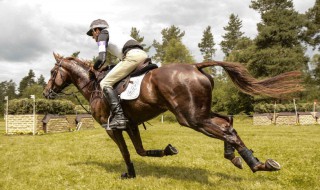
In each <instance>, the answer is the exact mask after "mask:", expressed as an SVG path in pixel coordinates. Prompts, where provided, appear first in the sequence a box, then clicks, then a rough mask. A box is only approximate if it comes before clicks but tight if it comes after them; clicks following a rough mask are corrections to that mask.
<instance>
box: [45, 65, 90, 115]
mask: <svg viewBox="0 0 320 190" xmlns="http://www.w3.org/2000/svg"><path fill="white" fill-rule="evenodd" d="M62 60H63V59H61V60H60V61H59V63H55V67H56V69H55V70H54V71H53V74H52V77H51V78H50V79H49V81H48V83H49V82H51V88H50V89H49V97H52V96H53V97H55V96H61V95H60V94H62V95H64V96H74V97H75V98H76V99H77V101H78V102H79V104H80V105H81V107H82V108H83V109H84V110H86V112H87V113H89V114H91V112H90V111H88V110H87V109H86V108H85V107H84V106H83V105H82V103H81V101H80V99H79V98H78V96H77V95H76V93H78V92H79V91H77V92H71V93H65V92H62V90H63V89H64V88H65V87H66V86H69V85H70V84H71V83H70V82H66V80H67V77H64V76H63V75H62V72H61V71H62ZM59 71H60V72H59ZM58 73H60V78H61V80H62V84H64V85H62V86H60V87H59V88H58V90H57V91H58V92H55V91H54V90H52V87H53V85H54V84H55V80H56V78H57V75H58ZM90 82H91V81H89V82H88V83H87V84H85V85H84V86H83V87H81V89H83V88H84V87H86V86H88V85H89V84H90Z"/></svg>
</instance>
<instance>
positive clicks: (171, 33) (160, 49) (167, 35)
mask: <svg viewBox="0 0 320 190" xmlns="http://www.w3.org/2000/svg"><path fill="white" fill-rule="evenodd" d="M161 34H162V43H160V42H157V41H156V40H153V44H152V45H153V47H154V48H155V50H156V54H155V55H154V56H153V57H152V58H153V59H154V60H155V61H156V62H160V63H163V62H164V56H165V48H166V47H167V45H168V43H169V41H170V40H171V39H176V40H178V41H181V39H182V37H183V36H184V34H185V32H184V31H183V32H181V31H180V29H179V28H178V27H176V26H174V25H172V26H170V28H165V29H163V30H162V31H161Z"/></svg>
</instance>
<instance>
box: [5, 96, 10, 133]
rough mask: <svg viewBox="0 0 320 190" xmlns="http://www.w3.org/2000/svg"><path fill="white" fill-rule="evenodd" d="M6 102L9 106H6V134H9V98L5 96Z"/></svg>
mask: <svg viewBox="0 0 320 190" xmlns="http://www.w3.org/2000/svg"><path fill="white" fill-rule="evenodd" d="M4 100H6V101H7V105H6V134H8V108H9V97H8V96H5V97H4Z"/></svg>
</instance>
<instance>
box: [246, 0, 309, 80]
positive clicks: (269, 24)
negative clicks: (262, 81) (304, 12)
mask: <svg viewBox="0 0 320 190" xmlns="http://www.w3.org/2000/svg"><path fill="white" fill-rule="evenodd" d="M251 3H252V4H251V6H250V7H251V8H253V9H254V10H257V11H258V12H259V13H260V14H261V18H262V22H261V23H258V36H257V37H256V39H255V46H256V49H255V53H254V55H253V57H252V59H251V60H250V63H249V65H248V68H249V70H250V71H251V72H252V73H253V74H254V75H255V76H256V77H262V76H274V75H278V74H280V73H283V72H286V71H292V70H306V64H307V61H308V58H307V57H305V55H304V51H305V49H304V48H303V46H302V45H301V44H300V41H299V40H300V39H299V34H300V32H301V31H302V29H303V19H302V17H301V16H300V15H299V13H298V12H297V11H295V10H294V9H293V3H292V0H253V1H251Z"/></svg>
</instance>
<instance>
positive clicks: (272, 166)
mask: <svg viewBox="0 0 320 190" xmlns="http://www.w3.org/2000/svg"><path fill="white" fill-rule="evenodd" d="M265 166H266V169H267V170H268V171H278V170H280V169H281V166H280V164H279V163H278V162H276V161H274V160H272V159H267V161H266V163H265Z"/></svg>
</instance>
